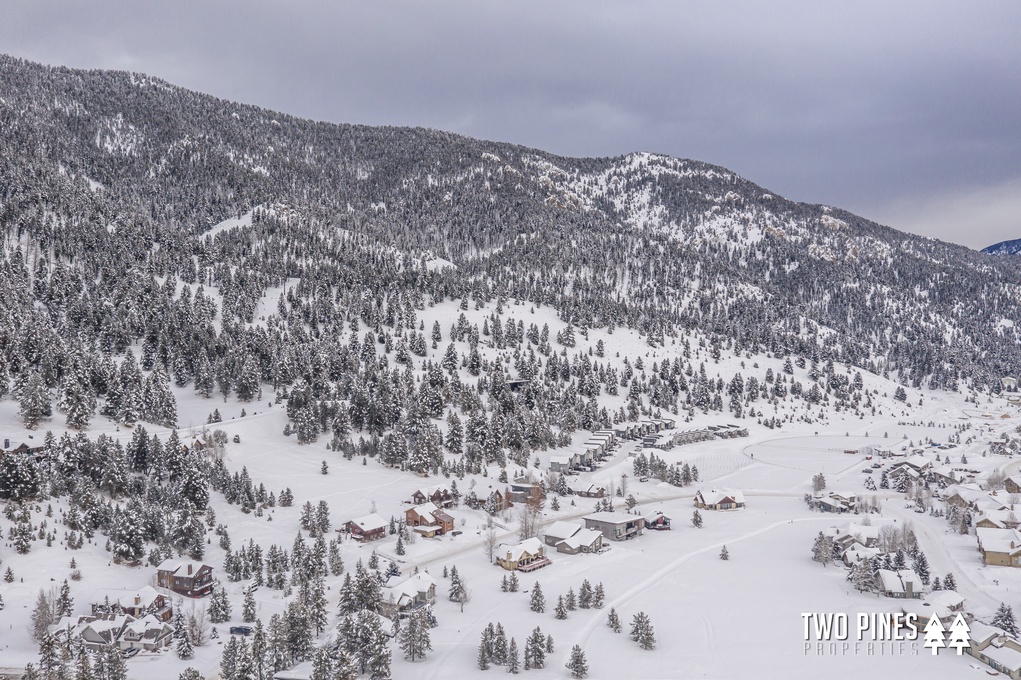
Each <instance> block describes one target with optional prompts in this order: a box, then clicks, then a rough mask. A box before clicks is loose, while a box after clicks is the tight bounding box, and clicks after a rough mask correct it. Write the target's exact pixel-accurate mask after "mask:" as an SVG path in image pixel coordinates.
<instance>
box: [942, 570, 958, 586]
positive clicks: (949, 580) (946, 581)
mask: <svg viewBox="0 0 1021 680" xmlns="http://www.w3.org/2000/svg"><path fill="white" fill-rule="evenodd" d="M943 588H944V590H955V591H956V590H957V579H955V578H954V572H952V571H951V572H947V575H946V576H945V577H944V578H943Z"/></svg>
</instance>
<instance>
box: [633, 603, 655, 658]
mask: <svg viewBox="0 0 1021 680" xmlns="http://www.w3.org/2000/svg"><path fill="white" fill-rule="evenodd" d="M631 639H632V640H634V641H635V642H637V643H638V645H639V646H640V647H641V648H642V649H652V648H653V647H655V646H656V636H655V631H654V630H653V627H652V621H650V620H649V616H648V615H647V614H646V613H645V612H638V613H637V614H635V616H634V618H633V619H632V620H631Z"/></svg>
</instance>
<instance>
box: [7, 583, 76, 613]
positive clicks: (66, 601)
mask: <svg viewBox="0 0 1021 680" xmlns="http://www.w3.org/2000/svg"><path fill="white" fill-rule="evenodd" d="M0 608H2V607H0ZM54 610H55V618H57V619H59V618H60V617H62V616H71V613H72V612H73V611H74V598H72V597H71V586H69V585H68V583H67V579H64V583H63V584H62V585H61V586H60V595H58V596H57V601H56V603H55V604H54Z"/></svg>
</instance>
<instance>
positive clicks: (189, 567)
mask: <svg viewBox="0 0 1021 680" xmlns="http://www.w3.org/2000/svg"><path fill="white" fill-rule="evenodd" d="M188 576H191V562H189V563H188Z"/></svg>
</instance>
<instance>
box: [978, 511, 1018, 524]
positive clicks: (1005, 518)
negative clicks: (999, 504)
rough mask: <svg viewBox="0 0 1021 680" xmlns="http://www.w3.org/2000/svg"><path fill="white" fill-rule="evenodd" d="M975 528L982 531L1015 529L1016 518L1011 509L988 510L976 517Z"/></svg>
mask: <svg viewBox="0 0 1021 680" xmlns="http://www.w3.org/2000/svg"><path fill="white" fill-rule="evenodd" d="M975 526H976V527H981V528H984V529H1016V528H1017V526H1018V518H1017V515H1015V514H1014V510H1013V509H1006V508H1004V509H1003V510H989V511H988V512H983V513H982V514H981V515H979V516H978V519H976V520H975Z"/></svg>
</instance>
